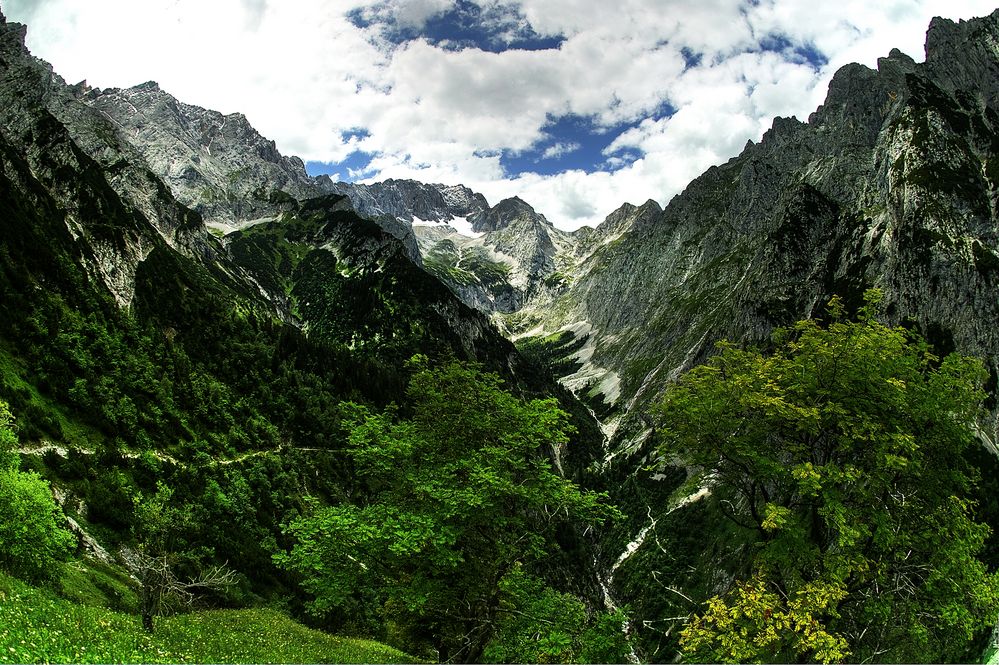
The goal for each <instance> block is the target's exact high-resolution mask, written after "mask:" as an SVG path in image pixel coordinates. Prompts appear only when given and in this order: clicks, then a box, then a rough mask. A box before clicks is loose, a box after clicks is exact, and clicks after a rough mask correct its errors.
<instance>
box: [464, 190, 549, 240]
mask: <svg viewBox="0 0 999 665" xmlns="http://www.w3.org/2000/svg"><path fill="white" fill-rule="evenodd" d="M521 220H530V221H531V222H533V223H535V224H540V225H542V226H546V227H551V223H550V222H549V221H548V220H547V219H545V216H544V215H541V214H538V213H537V212H536V211H535V210H534V208H532V207H531V205H530V204H528V203H527V202H526V201H524V200H523V199H521V198H520V197H517V196H513V197H510V198H508V199H503V200H502V201H500V202H499V203H497V204H496V205H495V206H493V207H492V208H490V209H489V210H487V211H484V212H483V213H482V214H481V215H479V216H477V217H475V218H474V219H473V220H472V230H474V231H476V232H478V233H489V232H492V231H500V230H502V229H505V228H507V227H509V226H510V225H512V224H513V223H514V222H517V221H521Z"/></svg>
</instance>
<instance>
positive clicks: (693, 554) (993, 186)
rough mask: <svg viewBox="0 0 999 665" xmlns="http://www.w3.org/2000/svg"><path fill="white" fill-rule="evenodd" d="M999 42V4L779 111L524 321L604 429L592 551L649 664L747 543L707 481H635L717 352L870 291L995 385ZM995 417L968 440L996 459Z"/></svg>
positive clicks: (677, 475)
mask: <svg viewBox="0 0 999 665" xmlns="http://www.w3.org/2000/svg"><path fill="white" fill-rule="evenodd" d="M997 44H999V12H996V13H994V14H992V15H991V16H988V17H985V18H982V19H976V20H972V21H968V22H963V23H958V24H955V23H953V22H950V21H946V20H942V19H936V20H934V22H933V24H932V25H931V27H930V30H929V33H928V36H927V45H926V52H927V60H926V62H925V63H916V62H914V61H913V60H912V59H910V58H909V57H907V56H905V55H904V54H902V53H900V52H898V51H892V52H891V53H890V54H889V56H888V57H886V58H882V59H880V60H879V62H878V68H877V69H876V70H872V69H869V68H866V67H863V66H860V65H849V66H847V67H844V68H842V69H841V70H840V71H838V72H837V74H836V75H835V77H834V78H833V80H832V82H831V84H830V87H829V92H828V96H827V98H826V100H825V103H824V104H823V105H822V106H821V107H820V108H819V109H817V110H816V111H815V113H813V114H812V115H811V116H810V117H809V119H808V122H807V123H803V122H800V121H798V120H796V119H793V118H791V119H786V118H778V119H776V120H775V121H774V123H773V126H772V128H771V129H770V130H769V131H768V132H767V133H766V134H765V135H764V136H763V138H762V140H761V141H760V142H759V143H757V144H752V145H747V147H746V148H745V149H744V151H743V152H742V153H741V154H740V155H739V156H737V157H735V158H734V159H732V160H730V161H729V162H728V163H726V164H723V165H721V166H718V167H713V168H711V169H709V170H708V171H707V172H706V173H704V174H703V175H702V176H700V177H699V178H697V179H696V180H694V181H693V182H692V183H691V184H690V185H689V186H688V187H687V188H686V189H685V190H684V192H683V193H682V194H680V195H678V196H677V197H675V198H674V199H673V200H672V201H671V202H670V204H669V205H668V206H667V207H666V208H665V210H663V211H662V212H661V213H657V212H656V211H655V210H649V211H648V213H649V214H647V215H645V216H643V217H642V218H641V219H637V220H635V222H634V223H633V224H632V225H631V226H630V228H628V229H627V230H626V231H624V232H623V233H622V234H621V235H620V236H619V237H618V238H617V239H616V240H614V241H612V242H609V243H606V244H602V245H600V246H599V247H597V248H596V249H595V250H594V251H593V252H592V254H591V255H589V256H588V257H587V258H585V259H584V260H583V261H582V263H581V267H580V274H579V275H578V276H577V278H576V279H575V280H574V281H573V283H572V284H571V285H570V286H569V288H568V289H567V290H566V291H565V292H564V293H563V294H562V295H560V296H559V297H558V298H557V299H556V300H555V302H554V303H553V304H552V305H551V306H549V307H546V308H543V309H538V310H530V309H527V310H525V311H523V312H521V314H520V320H519V321H517V323H518V328H516V329H515V332H519V333H520V334H521V335H524V334H525V333H529V334H528V335H527V336H523V337H521V338H520V339H519V341H518V344H519V345H520V346H521V348H522V349H523V350H525V352H529V353H531V354H533V355H535V356H536V357H539V358H543V359H545V360H546V361H547V362H548V363H549V366H550V367H552V368H553V370H555V371H556V372H557V373H559V374H560V375H561V376H562V377H563V382H564V383H566V384H567V385H570V386H571V387H573V389H574V390H575V391H576V392H577V394H579V395H580V396H581V397H583V398H585V399H587V401H588V402H589V403H590V405H591V407H593V408H594V411H595V412H596V413H597V414H598V415H600V416H602V418H603V420H604V430H605V433H606V434H607V436H608V441H607V444H606V447H605V456H604V459H603V460H602V462H601V463H600V465H599V466H600V476H599V478H600V480H599V481H598V482H602V483H604V485H603V486H605V487H607V488H608V489H609V490H611V491H612V495H613V496H614V497H615V499H616V500H617V501H618V502H619V504H620V505H622V506H623V507H625V508H626V509H627V512H628V513H629V515H630V520H629V522H628V524H627V526H626V527H624V528H622V529H621V530H620V531H619V532H618V533H617V534H614V535H611V536H609V537H608V538H606V539H605V540H604V542H603V545H604V547H605V550H604V552H605V554H604V557H605V558H604V559H603V560H602V561H601V566H602V569H603V571H604V583H605V587H606V588H607V590H608V598H609V599H613V602H617V603H630V604H631V605H632V607H633V608H635V611H636V613H637V615H638V617H639V618H641V619H642V622H638V621H636V622H634V623H633V627H635V630H636V635H638V641H639V643H640V644H641V645H642V646H643V648H644V651H645V654H646V655H647V656H648V657H649V658H651V659H659V658H668V657H671V656H672V654H673V649H675V642H673V641H672V640H675V635H672V632H671V631H669V630H668V627H669V626H670V625H671V623H670V619H669V618H670V617H676V616H682V615H685V614H686V613H687V612H690V611H692V610H693V609H695V608H696V607H698V605H697V603H699V602H702V601H703V600H705V599H706V598H707V597H708V596H710V595H712V594H713V593H716V592H717V590H718V589H721V588H725V586H726V585H727V584H728V583H729V582H730V580H731V579H732V575H733V574H734V573H735V572H736V571H738V570H739V569H740V566H743V565H745V560H746V559H745V550H744V548H745V541H744V540H743V538H744V534H742V535H740V534H739V533H738V530H737V529H734V528H732V527H731V525H727V524H726V521H725V520H724V519H723V518H722V516H721V514H720V513H719V512H718V507H717V505H715V504H714V503H712V502H708V501H703V500H702V499H703V498H704V497H705V496H708V495H709V491H710V483H709V482H706V481H704V479H701V478H699V477H698V476H697V475H696V474H691V475H690V477H689V478H688V479H687V480H686V481H684V478H685V477H687V475H688V474H687V473H685V471H684V470H683V469H667V470H665V471H649V470H647V465H648V464H649V463H650V462H652V461H654V460H655V454H656V453H655V448H654V446H655V444H656V436H655V432H654V430H653V428H652V427H651V421H650V420H649V419H648V416H647V415H646V414H647V408H648V406H649V405H651V404H653V403H654V402H655V401H656V400H657V399H659V396H660V395H661V394H662V391H663V390H664V388H665V387H666V386H667V385H668V384H669V383H671V382H672V381H674V380H676V379H677V378H678V377H679V376H680V375H681V374H682V373H683V372H684V371H686V370H687V369H689V368H690V367H692V366H693V365H695V364H698V363H700V362H702V361H703V360H704V359H705V358H706V357H707V356H708V355H709V354H711V353H713V349H714V344H715V342H716V341H718V340H720V339H723V338H728V339H731V340H734V341H735V342H736V343H738V344H745V345H762V346H767V345H768V344H769V336H770V333H771V332H772V331H773V330H774V328H775V327H777V326H782V325H788V324H790V323H792V322H793V321H795V320H797V319H801V318H808V317H822V316H824V307H825V305H826V303H827V302H828V300H829V298H830V297H831V296H833V295H837V294H838V295H841V296H842V297H844V299H845V301H846V303H847V305H848V307H849V308H851V309H854V308H856V307H857V306H858V305H859V303H860V302H861V297H862V294H863V292H864V290H865V289H867V288H870V287H878V288H880V289H881V290H882V291H883V293H884V296H885V299H884V303H883V304H884V312H883V315H884V318H885V319H886V322H888V323H891V324H903V325H906V326H908V327H910V328H913V329H915V330H917V331H919V332H921V333H922V334H923V335H925V336H926V338H927V339H928V341H929V342H931V343H932V344H933V345H934V348H935V350H936V352H937V353H941V354H945V353H948V352H950V351H954V350H957V351H959V352H962V353H965V354H969V355H974V356H977V357H979V358H982V359H983V360H984V362H985V363H986V366H987V367H988V369H989V371H990V373H991V377H992V378H991V383H990V389H991V390H992V391H994V389H995V381H996V378H995V377H996V376H997V374H999V336H997V335H996V332H995V326H994V323H995V321H996V320H999V299H997V298H996V288H997V285H999V281H997V279H999V272H997V271H999V260H997V257H999V217H997V206H999V171H997V166H999V109H997V105H996V102H997V92H999V88H997V86H999V78H997V77H996V75H995V74H996V71H997V70H996V68H997V66H999V47H997ZM989 406H990V407H991V408H992V409H993V414H992V416H991V418H990V420H989V421H988V422H983V423H981V434H982V436H983V439H984V442H985V444H986V445H987V446H990V447H992V448H993V449H994V448H995V446H994V442H995V441H996V434H997V428H999V420H997V419H996V412H995V402H994V400H992V401H990V402H989ZM978 463H980V464H982V465H984V466H985V467H986V468H988V469H992V468H993V467H994V466H995V464H994V460H990V459H982V460H978ZM989 473H991V471H989V472H983V475H984V476H987V475H988V474H989ZM702 483H703V484H702ZM740 552H742V553H741V554H740ZM684 571H686V572H684ZM650 579H654V580H656V581H657V584H655V585H650V582H649V580H650ZM650 586H651V588H650ZM689 598H693V602H691V601H689ZM671 635H672V637H671Z"/></svg>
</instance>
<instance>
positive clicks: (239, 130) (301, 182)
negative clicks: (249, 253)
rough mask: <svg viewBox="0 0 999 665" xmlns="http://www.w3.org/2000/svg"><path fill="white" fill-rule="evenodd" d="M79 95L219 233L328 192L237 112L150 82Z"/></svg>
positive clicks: (329, 186)
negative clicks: (187, 99)
mask: <svg viewBox="0 0 999 665" xmlns="http://www.w3.org/2000/svg"><path fill="white" fill-rule="evenodd" d="M79 98H80V100H81V101H83V102H84V103H86V104H87V105H88V106H90V107H91V108H93V109H94V110H96V111H97V112H98V113H100V114H101V115H103V116H104V117H106V118H107V119H108V120H109V121H110V122H111V123H113V125H114V126H115V127H116V128H117V129H118V130H119V131H120V133H121V135H122V137H123V138H125V139H126V140H127V141H128V142H129V143H130V144H131V145H132V146H133V147H134V148H135V149H136V150H137V151H138V152H140V153H141V154H142V156H143V157H144V159H145V161H146V163H147V164H148V165H149V167H150V168H151V169H152V170H153V171H154V172H156V173H157V174H158V175H159V176H160V177H161V178H162V180H163V182H164V183H166V185H167V186H168V187H169V188H170V191H171V192H172V193H173V194H174V196H175V197H176V198H177V200H179V201H180V202H181V203H183V204H184V205H186V206H188V207H189V208H191V209H192V210H195V211H197V212H199V213H200V214H201V215H202V216H203V217H204V218H205V220H206V221H208V222H209V223H210V224H213V225H216V226H218V227H219V228H223V229H227V227H235V226H239V225H240V224H241V223H243V222H247V221H250V220H254V219H260V218H265V217H271V216H274V215H276V214H278V213H280V212H282V211H283V210H285V209H286V208H287V203H288V201H289V199H290V198H296V199H304V198H310V197H313V196H318V195H321V194H325V193H328V192H330V191H332V183H331V182H330V181H329V179H328V178H323V179H314V178H310V177H309V176H308V175H307V174H306V172H305V164H304V163H302V160H300V159H299V158H297V157H290V158H289V157H284V156H283V155H281V153H279V152H278V150H277V147H276V146H275V144H274V142H273V141H269V140H267V139H265V138H264V137H263V136H261V135H260V134H259V133H258V132H257V131H256V130H255V129H254V128H253V127H251V126H250V124H249V122H247V119H246V117H245V116H244V115H243V114H241V113H233V114H230V115H222V114H221V113H218V112H217V111H209V110H206V109H203V108H200V107H197V106H192V105H190V104H184V103H181V102H179V101H178V100H177V99H175V98H174V97H173V96H172V95H170V94H169V93H167V92H164V91H163V90H161V89H160V87H159V86H158V85H157V84H156V83H155V82H153V81H150V82H147V83H143V84H141V85H137V86H135V87H133V88H127V89H116V88H115V89H108V90H99V89H82V90H80V91H79Z"/></svg>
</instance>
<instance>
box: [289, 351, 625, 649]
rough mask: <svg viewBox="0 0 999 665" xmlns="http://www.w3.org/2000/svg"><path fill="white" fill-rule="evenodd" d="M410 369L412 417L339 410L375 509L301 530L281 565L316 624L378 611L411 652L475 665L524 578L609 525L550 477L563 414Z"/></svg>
mask: <svg viewBox="0 0 999 665" xmlns="http://www.w3.org/2000/svg"><path fill="white" fill-rule="evenodd" d="M413 363H414V369H415V370H416V371H415V374H414V375H413V377H412V380H411V381H410V384H409V388H408V393H407V397H408V401H407V410H406V411H405V412H403V411H402V410H400V409H398V408H394V407H392V408H389V409H387V410H386V411H384V412H382V413H373V412H371V411H370V410H368V409H367V408H364V407H361V406H358V405H353V404H350V405H346V406H345V407H344V408H345V411H346V412H347V413H348V416H347V420H348V423H349V426H350V428H351V432H350V437H349V449H348V454H349V456H350V458H351V459H352V461H353V464H354V466H355V471H356V474H357V475H358V477H359V478H360V479H361V480H362V481H363V490H364V492H365V494H366V495H367V496H365V497H359V500H357V501H356V502H353V503H344V504H341V505H335V506H332V507H326V508H321V509H316V510H315V511H314V512H313V513H311V514H309V515H306V516H304V517H302V518H300V519H297V520H295V521H293V522H292V523H291V524H290V526H289V529H288V532H289V534H290V535H291V536H292V537H293V538H294V541H295V544H294V547H293V548H292V549H291V551H290V552H288V553H286V554H284V555H280V556H279V557H278V558H279V560H280V562H281V563H283V565H285V566H286V567H287V568H289V569H291V570H294V571H296V572H298V573H300V574H301V575H302V579H303V583H304V586H305V588H306V590H307V591H308V592H309V593H310V594H311V595H312V596H313V598H314V600H313V601H312V610H313V611H314V612H315V613H317V614H320V615H324V614H330V613H332V612H334V611H336V610H337V609H341V610H342V609H343V608H348V607H351V606H352V603H354V602H355V601H360V600H361V598H367V599H368V600H369V602H370V601H371V600H374V604H375V605H377V606H379V607H381V608H382V609H381V611H382V613H383V615H384V616H386V617H387V618H388V619H389V621H390V623H391V624H392V625H394V626H395V629H396V630H399V631H405V632H406V638H407V639H408V640H410V641H411V644H419V643H420V642H424V643H428V644H431V645H432V646H433V648H434V649H436V652H437V656H438V657H439V658H440V659H441V660H442V661H448V660H457V661H466V662H467V661H475V660H477V659H479V658H480V657H481V656H482V653H483V650H484V649H485V647H486V645H487V643H488V642H489V640H490V639H491V638H492V637H493V636H494V635H495V634H496V632H497V630H498V628H499V627H500V626H501V625H503V624H504V622H503V615H504V614H509V613H511V612H514V611H518V612H520V611H522V608H521V609H519V610H518V609H516V608H514V607H512V606H511V599H512V598H514V597H515V596H516V595H517V593H520V592H522V591H523V589H525V588H527V587H526V586H525V585H527V586H530V584H531V583H530V581H529V578H526V577H525V573H524V569H523V566H530V565H532V564H536V563H537V562H539V561H541V560H543V559H544V558H545V557H546V555H547V554H548V553H549V552H550V551H551V550H552V549H553V548H554V547H555V545H554V543H555V536H556V531H557V530H558V529H559V528H563V527H565V525H567V524H569V523H570V522H576V523H591V524H592V523H598V522H602V521H603V520H605V519H607V518H608V517H611V516H612V515H614V514H615V511H614V510H613V509H611V508H609V507H608V506H607V505H606V504H605V503H604V501H603V497H602V496H601V495H597V494H594V493H591V492H585V491H582V490H580V489H579V488H578V487H577V486H575V485H574V484H573V483H572V482H570V481H568V480H566V479H564V478H562V477H561V476H559V475H558V474H557V473H555V471H554V469H553V465H552V461H551V459H550V458H551V456H552V455H553V454H555V451H557V450H559V449H560V448H561V447H562V446H565V445H567V443H568V441H569V434H570V431H571V430H570V426H569V424H568V416H567V415H566V414H565V413H564V412H563V411H561V410H560V409H559V408H558V407H557V406H556V402H555V400H553V399H544V400H522V399H519V398H517V397H515V396H513V395H511V394H510V393H509V392H506V391H505V390H503V388H502V385H501V380H500V379H499V377H497V376H496V375H494V374H488V373H482V372H480V371H479V370H478V369H477V368H476V367H468V366H465V365H462V364H459V363H456V362H452V363H448V364H445V365H444V366H442V367H439V368H435V369H432V368H430V367H428V366H427V364H426V359H425V358H421V357H417V358H415V359H414V361H413ZM511 589H513V590H514V592H510V590H511ZM357 605H358V606H359V605H361V603H360V602H357ZM507 625H509V623H507ZM618 627H620V623H618ZM575 629H577V630H581V629H582V626H576V627H575ZM618 632H619V631H618Z"/></svg>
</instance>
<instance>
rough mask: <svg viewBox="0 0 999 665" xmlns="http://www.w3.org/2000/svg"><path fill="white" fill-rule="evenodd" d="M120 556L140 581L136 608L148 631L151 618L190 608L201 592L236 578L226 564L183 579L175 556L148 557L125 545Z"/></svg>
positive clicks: (151, 625) (143, 625)
mask: <svg viewBox="0 0 999 665" xmlns="http://www.w3.org/2000/svg"><path fill="white" fill-rule="evenodd" d="M119 555H120V557H121V560H122V562H123V563H124V564H125V567H126V568H127V569H128V571H129V573H131V574H132V576H133V577H135V579H136V580H137V581H138V582H139V611H140V613H141V614H142V627H143V628H144V629H145V630H146V632H148V633H152V632H153V630H154V627H153V618H154V617H156V616H162V615H168V614H172V613H175V612H178V611H180V610H182V609H184V608H189V607H191V606H192V605H193V604H194V601H195V600H196V599H197V597H198V595H199V594H200V593H203V592H206V591H218V590H221V589H224V588H225V587H227V586H230V585H231V584H233V583H235V581H236V571H234V570H232V569H231V568H228V567H226V566H211V567H208V568H205V569H203V570H201V572H199V573H198V574H197V575H196V576H194V577H192V578H187V579H185V578H182V577H180V576H178V574H177V572H176V566H175V561H174V559H175V558H176V557H175V556H174V555H171V554H162V555H158V556H151V555H149V554H146V553H145V552H142V551H141V550H133V549H130V548H127V547H126V548H122V550H121V552H120V553H119Z"/></svg>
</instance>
